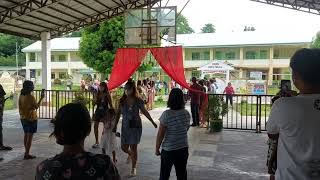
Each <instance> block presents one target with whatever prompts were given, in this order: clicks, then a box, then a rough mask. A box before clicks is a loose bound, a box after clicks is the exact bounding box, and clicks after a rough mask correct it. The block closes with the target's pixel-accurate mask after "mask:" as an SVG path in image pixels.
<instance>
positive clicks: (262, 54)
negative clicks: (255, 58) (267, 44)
mask: <svg viewBox="0 0 320 180" xmlns="http://www.w3.org/2000/svg"><path fill="white" fill-rule="evenodd" d="M260 59H268V51H267V50H261V51H260Z"/></svg>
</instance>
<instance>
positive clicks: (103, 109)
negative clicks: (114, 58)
mask: <svg viewBox="0 0 320 180" xmlns="http://www.w3.org/2000/svg"><path fill="white" fill-rule="evenodd" d="M94 103H95V104H96V105H97V109H96V111H95V113H94V117H93V121H94V125H93V128H94V137H95V140H96V143H95V144H94V145H93V146H92V148H99V124H100V122H103V121H104V118H106V113H107V110H108V109H109V108H111V109H113V106H112V100H111V96H110V93H109V90H108V86H107V84H106V83H105V82H101V83H100V85H99V90H98V93H97V94H96V95H95V98H94Z"/></svg>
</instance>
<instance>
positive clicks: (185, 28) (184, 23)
mask: <svg viewBox="0 0 320 180" xmlns="http://www.w3.org/2000/svg"><path fill="white" fill-rule="evenodd" d="M176 23H177V34H191V33H194V30H193V29H192V28H191V27H190V25H189V22H188V19H187V18H186V17H185V16H183V15H182V14H180V15H179V16H178V17H177V22H176Z"/></svg>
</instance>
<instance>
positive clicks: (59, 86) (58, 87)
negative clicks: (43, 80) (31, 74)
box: [35, 85, 80, 91]
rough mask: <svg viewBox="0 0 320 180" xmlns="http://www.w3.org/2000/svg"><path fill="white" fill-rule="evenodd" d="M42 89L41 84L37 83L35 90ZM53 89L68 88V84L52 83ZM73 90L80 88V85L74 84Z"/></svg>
mask: <svg viewBox="0 0 320 180" xmlns="http://www.w3.org/2000/svg"><path fill="white" fill-rule="evenodd" d="M41 89H42V86H41V85H36V87H35V90H41ZM51 89H52V90H67V86H66V85H52V87H51ZM72 90H73V91H77V90H80V86H78V85H73V86H72Z"/></svg>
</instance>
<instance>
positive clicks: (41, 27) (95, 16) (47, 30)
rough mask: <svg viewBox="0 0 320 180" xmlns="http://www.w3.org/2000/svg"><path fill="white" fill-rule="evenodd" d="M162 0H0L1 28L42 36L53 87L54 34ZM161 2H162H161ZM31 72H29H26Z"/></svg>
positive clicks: (45, 71) (47, 84) (47, 80)
mask: <svg viewBox="0 0 320 180" xmlns="http://www.w3.org/2000/svg"><path fill="white" fill-rule="evenodd" d="M160 2H161V1H160V0H0V32H1V33H6V34H11V35H16V36H21V37H26V38H30V39H41V41H42V45H41V47H42V56H41V57H42V58H41V59H42V86H43V88H44V89H48V90H50V89H51V65H50V64H51V63H50V57H51V54H50V42H49V41H48V40H49V39H51V38H55V37H59V36H61V35H63V34H67V33H70V32H72V31H76V30H79V29H80V28H82V27H85V26H89V25H93V24H96V23H99V22H102V21H105V20H107V19H110V18H112V17H115V16H118V15H122V14H123V13H124V12H125V11H126V10H129V9H137V8H143V7H146V6H147V5H151V6H154V5H156V4H157V3H160ZM159 5H160V4H159ZM27 74H28V73H27Z"/></svg>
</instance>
